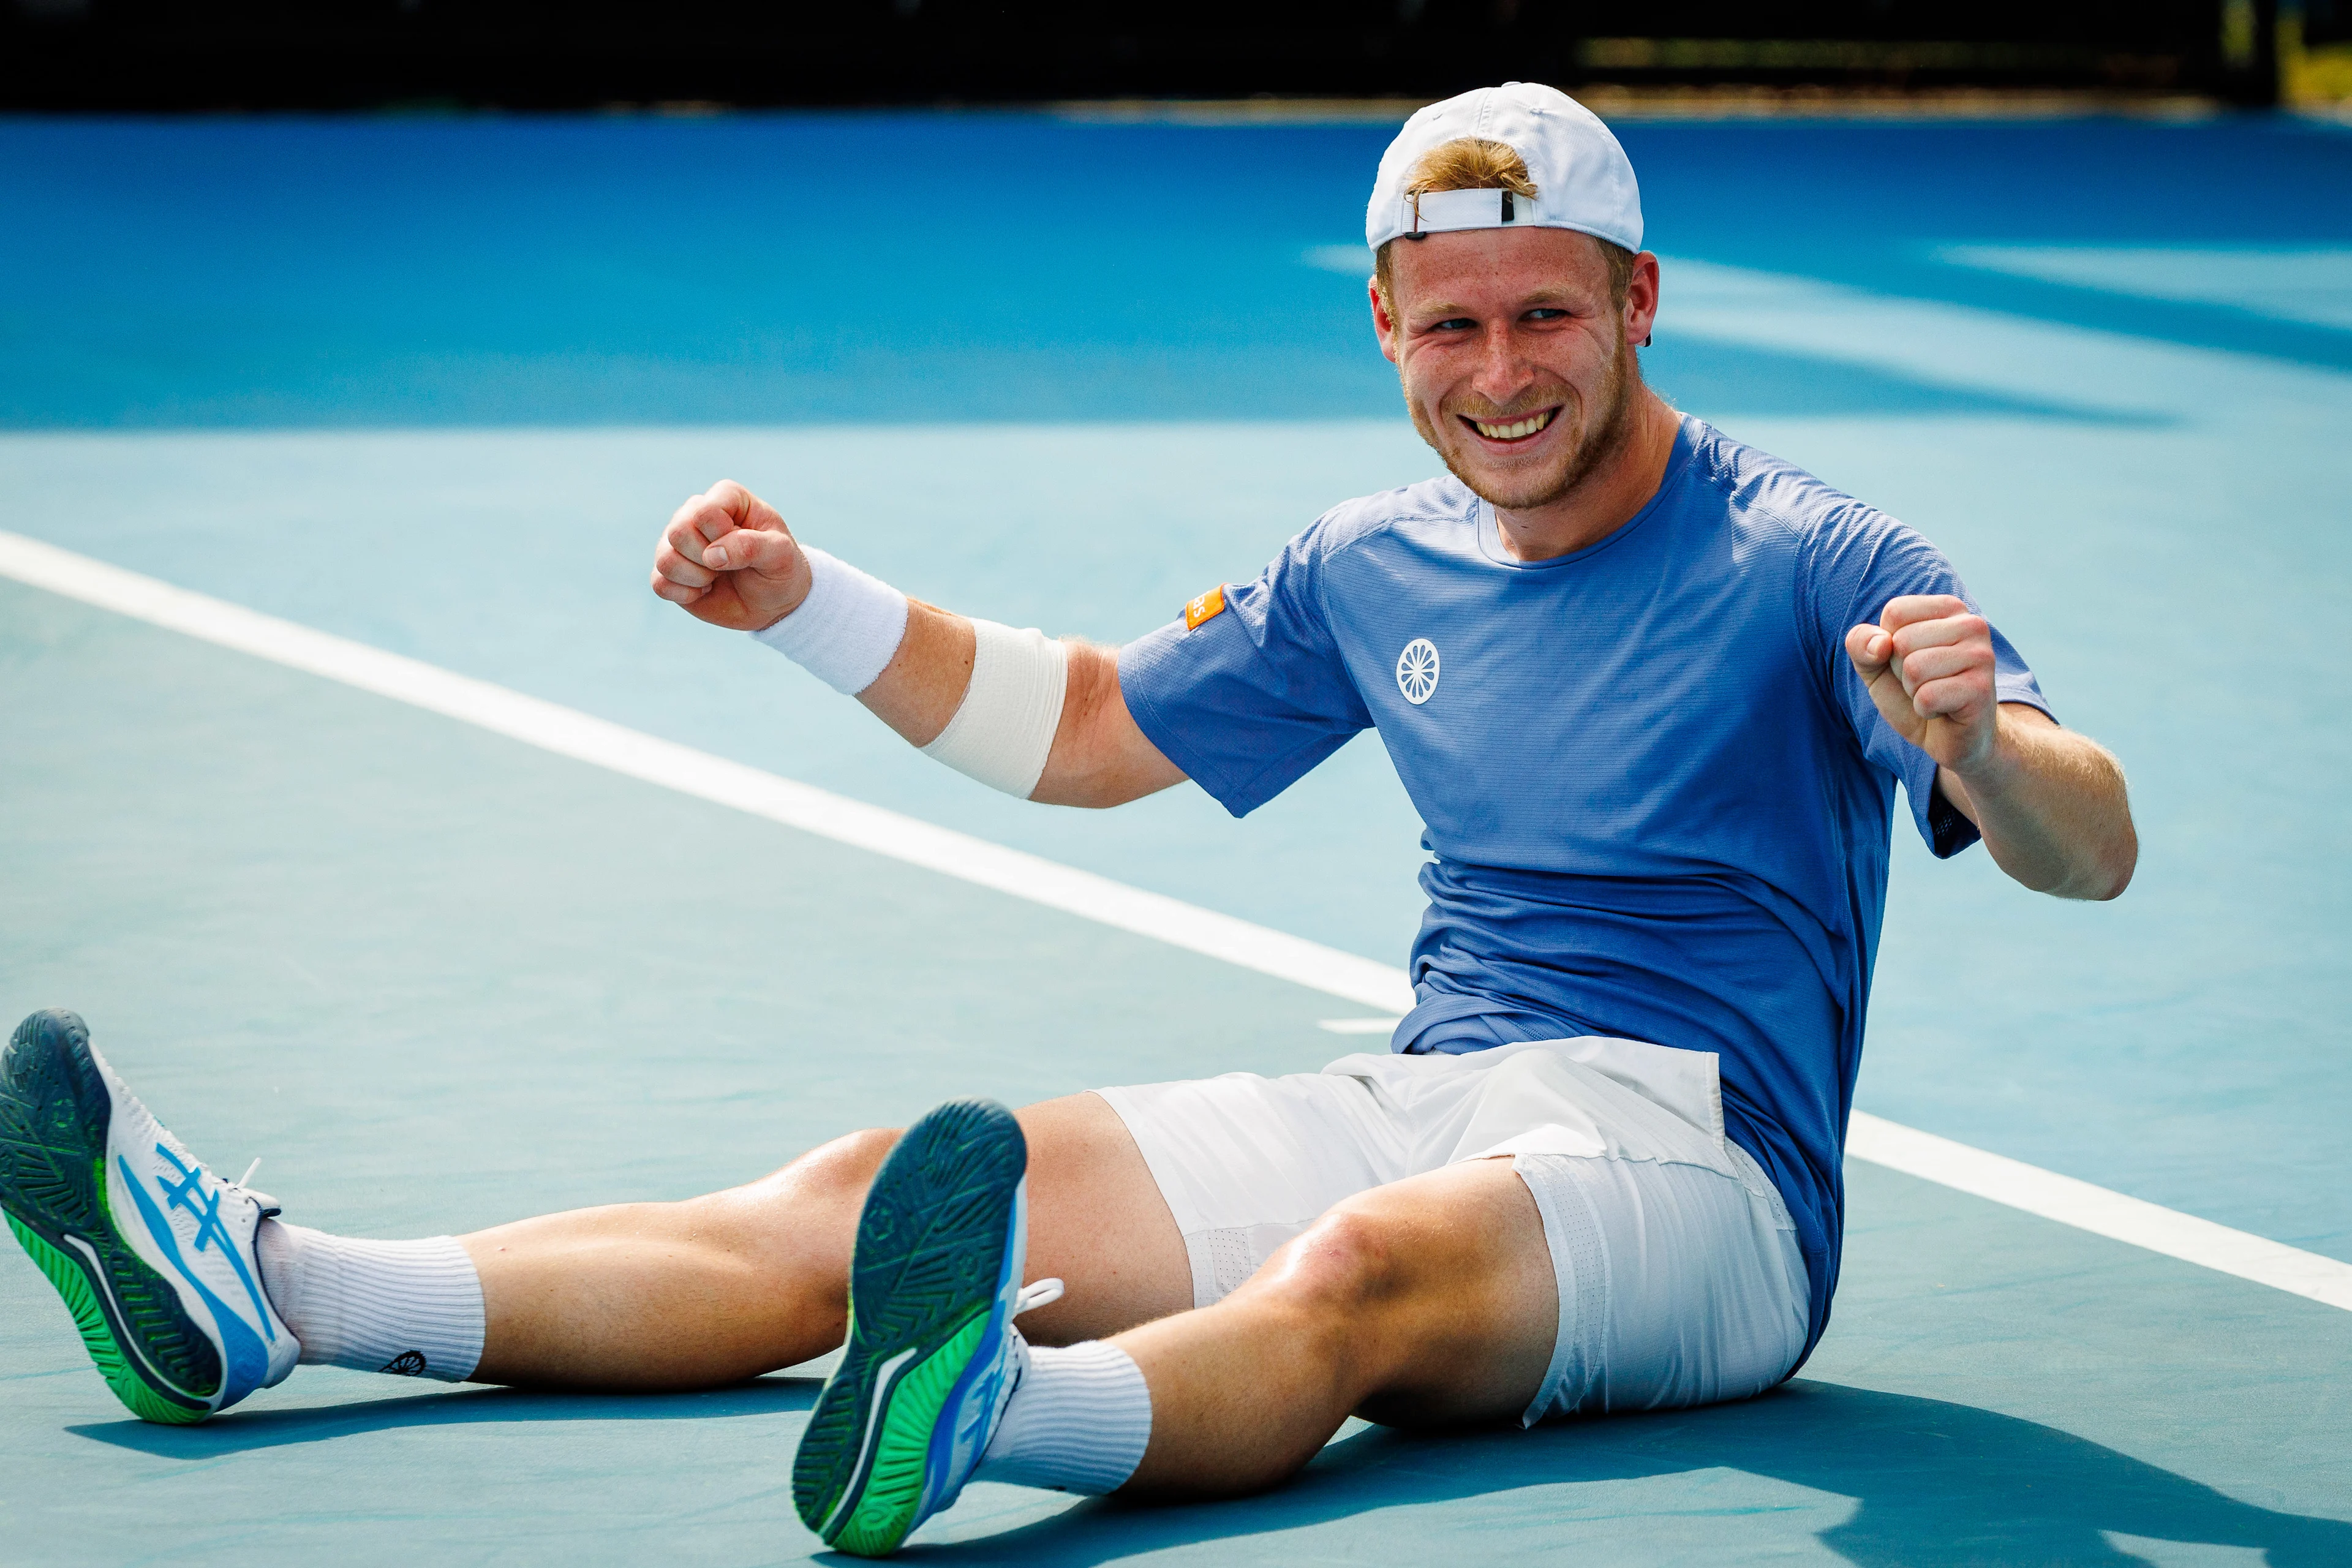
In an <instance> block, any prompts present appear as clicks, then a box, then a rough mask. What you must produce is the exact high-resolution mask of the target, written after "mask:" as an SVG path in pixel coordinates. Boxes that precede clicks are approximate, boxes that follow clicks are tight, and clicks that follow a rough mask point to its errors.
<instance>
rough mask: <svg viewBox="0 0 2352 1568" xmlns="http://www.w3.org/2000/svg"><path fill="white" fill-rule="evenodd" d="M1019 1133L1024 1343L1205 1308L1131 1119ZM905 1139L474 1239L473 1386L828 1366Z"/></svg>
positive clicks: (878, 1136) (669, 1384) (1050, 1125)
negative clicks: (859, 1241) (1039, 1294)
mask: <svg viewBox="0 0 2352 1568" xmlns="http://www.w3.org/2000/svg"><path fill="white" fill-rule="evenodd" d="M1019 1117H1020V1121H1021V1127H1022V1131H1023V1134H1024V1136H1025V1137H1026V1139H1027V1140H1028V1144H1029V1205H1030V1206H1029V1237H1030V1239H1029V1269H1028V1272H1029V1276H1030V1278H1031V1279H1042V1278H1046V1277H1049V1276H1058V1277H1060V1278H1061V1279H1064V1280H1066V1282H1067V1284H1068V1287H1069V1289H1068V1291H1067V1293H1066V1295H1065V1296H1064V1297H1063V1299H1062V1300H1060V1301H1058V1302H1056V1303H1055V1304H1054V1305H1053V1306H1051V1307H1046V1308H1042V1309H1040V1310H1037V1311H1035V1312H1034V1313H1032V1314H1030V1315H1029V1316H1027V1317H1025V1318H1024V1319H1023V1320H1022V1328H1023V1331H1024V1333H1025V1334H1026V1335H1027V1336H1028V1337H1029V1338H1030V1339H1032V1340H1033V1341H1034V1342H1038V1343H1041V1344H1065V1343H1070V1342H1076V1341H1079V1340H1086V1339H1096V1338H1101V1337H1105V1336H1108V1335H1110V1334H1113V1333H1116V1332H1118V1331H1120V1330H1123V1329H1129V1328H1132V1327H1134V1326H1135V1325H1137V1324H1139V1323H1146V1322H1149V1321H1151V1320H1153V1319H1155V1318H1159V1317H1162V1316H1165V1315H1166V1314H1168V1313H1171V1312H1180V1311H1182V1310H1184V1309H1186V1308H1188V1307H1190V1306H1191V1305H1192V1268H1191V1265H1190V1263H1189V1262H1188V1261H1187V1259H1186V1258H1185V1253H1184V1243H1183V1238H1182V1237H1181V1236H1180V1235H1179V1234H1178V1233H1177V1229H1176V1222H1175V1220H1174V1218H1173V1217H1172V1216H1171V1215H1170V1214H1169V1212H1168V1205H1167V1203H1166V1202H1165V1200H1163V1199H1162V1198H1161V1197H1160V1189H1159V1186H1158V1184H1156V1183H1154V1182H1153V1181H1152V1179H1151V1172H1150V1168H1149V1167H1148V1166H1147V1165H1146V1164H1145V1163H1144V1161H1143V1155H1142V1153H1141V1152H1140V1151H1139V1150H1138V1149H1137V1148H1136V1146H1135V1140H1134V1139H1133V1137H1131V1136H1130V1135H1129V1132H1128V1131H1127V1127H1126V1125H1125V1123H1123V1122H1121V1121H1119V1119H1118V1113H1117V1112H1116V1111H1114V1110H1111V1108H1110V1107H1109V1106H1108V1104H1107V1103H1105V1102H1104V1101H1103V1100H1101V1099H1100V1098H1099V1097H1098V1096H1096V1095H1092V1094H1077V1095H1071V1096H1068V1097H1066V1098H1065V1099H1061V1100H1046V1101H1045V1102H1043V1103H1042V1104H1038V1105H1033V1106H1031V1107H1029V1108H1028V1109H1027V1110H1023V1111H1021V1112H1020V1113H1019ZM897 1141H898V1134H897V1133H896V1132H895V1131H883V1130H878V1129H877V1130H871V1131H864V1132H854V1133H851V1134H850V1135H849V1136H848V1137H846V1138H840V1139H836V1140H835V1141H834V1142H831V1143H827V1144H825V1145H824V1147H822V1148H820V1149H817V1150H814V1151H813V1152H810V1153H807V1154H804V1155H803V1156H802V1157H801V1158H799V1159H797V1160H795V1161H793V1163H791V1164H789V1165H787V1166H785V1167H784V1168H783V1169H782V1170H781V1171H778V1172H776V1173H773V1174H772V1175H770V1176H766V1177H763V1178H762V1179H761V1180H759V1181H756V1182H753V1183H751V1184H748V1185H745V1186H740V1187H735V1188H731V1189H730V1190H729V1191H726V1192H721V1193H713V1194H709V1196H706V1197H699V1198H690V1199H688V1200H687V1201H685V1202H683V1203H669V1204H616V1205H611V1206H609V1207H604V1208H593V1209H578V1210H574V1211H572V1213H569V1214H558V1215H545V1216H543V1217H541V1218H538V1219H528V1220H521V1221H518V1222H517V1223H515V1224H512V1225H504V1226H497V1227H496V1228H494V1229H490V1230H485V1231H478V1232H476V1233H475V1234H474V1235H472V1236H468V1237H464V1238H463V1244H464V1246H465V1248H466V1251H467V1254H468V1255H469V1256H470V1257H471V1258H473V1260H474V1264H475V1267H476V1268H478V1270H479V1272H480V1275H481V1281H482V1298H483V1308H484V1311H485V1314H486V1317H487V1320H488V1321H487V1327H486V1331H485V1335H484V1341H483V1347H482V1359H481V1363H480V1364H479V1366H478V1367H477V1368H476V1369H475V1372H474V1381H476V1382H479V1383H508V1384H529V1385H533V1386H540V1387H594V1388H629V1389H646V1390H654V1389H681V1388H708V1387H713V1386H718V1385H721V1384H729V1383H735V1382H739V1381H740V1380H742V1379H744V1378H747V1377H753V1376H757V1375H758V1374H760V1373H763V1372H772V1371H773V1370H774V1369H776V1368H777V1367H781V1366H790V1365H793V1363H797V1362H803V1361H806V1360H809V1359H810V1358H811V1357H814V1356H818V1355H822V1354H824V1352H827V1351H829V1350H832V1349H833V1348H834V1347H835V1346H836V1345H838V1344H839V1343H841V1341H842V1335H843V1333H844V1331H845V1324H846V1317H847V1299H848V1283H847V1282H848V1278H849V1258H850V1250H851V1244H852V1242H853V1240H854V1238H855V1237H856V1227H857V1215H858V1211H859V1208H860V1207H861V1205H863V1204H864V1202H865V1196H866V1186H867V1184H869V1183H870V1182H871V1181H872V1180H873V1176H874V1173H875V1171H876V1170H877V1168H879V1166H880V1165H881V1163H882V1160H883V1157H884V1156H885V1155H886V1154H887V1153H888V1152H889V1151H890V1148H891V1146H892V1144H894V1143H895V1142H897ZM1540 1245H1541V1237H1540V1234H1538V1247H1540ZM1547 1349H1549V1342H1547ZM1538 1370H1540V1369H1538ZM1335 1425H1336V1423H1335Z"/></svg>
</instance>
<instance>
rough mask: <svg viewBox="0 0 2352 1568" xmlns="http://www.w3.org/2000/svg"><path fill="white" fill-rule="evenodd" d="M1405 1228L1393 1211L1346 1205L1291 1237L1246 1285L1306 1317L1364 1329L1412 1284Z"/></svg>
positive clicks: (1339, 1326) (1344, 1327)
mask: <svg viewBox="0 0 2352 1568" xmlns="http://www.w3.org/2000/svg"><path fill="white" fill-rule="evenodd" d="M1403 1228H1404V1227H1403V1226H1400V1225H1399V1223H1398V1222H1397V1220H1396V1219H1395V1218H1394V1217H1393V1216H1391V1215H1383V1214H1381V1213H1379V1212H1377V1211H1376V1210H1372V1209H1370V1208H1365V1207H1359V1206H1356V1205H1351V1204H1342V1205H1339V1207H1337V1208H1334V1209H1332V1210H1331V1211H1330V1212H1328V1214H1326V1215H1323V1217H1322V1218H1320V1219H1318V1220H1317V1221H1316V1222H1315V1223H1314V1224H1313V1225H1311V1226H1308V1227H1307V1229H1306V1231H1305V1232H1303V1233H1302V1234H1301V1235H1299V1236H1297V1237H1294V1238H1293V1239H1292V1240H1290V1241H1288V1242H1286V1243H1285V1244H1284V1245H1283V1247H1282V1248H1281V1250H1279V1251H1278V1252H1276V1254H1275V1255H1274V1256H1273V1257H1272V1258H1268V1259H1267V1260H1266V1264H1265V1268H1262V1269H1260V1270H1259V1271H1258V1273H1257V1275H1256V1277H1255V1279H1252V1280H1251V1281H1250V1282H1249V1284H1248V1285H1247V1286H1246V1287H1244V1289H1249V1290H1251V1291H1253V1292H1256V1293H1264V1294H1265V1295H1266V1296H1268V1297H1269V1298H1271V1299H1272V1300H1275V1301H1277V1302H1280V1303H1282V1304H1283V1305H1285V1306H1286V1307H1287V1308H1289V1309H1290V1310H1293V1311H1295V1312H1297V1313H1298V1314H1299V1315H1300V1316H1301V1317H1302V1318H1305V1319H1307V1320H1310V1321H1322V1322H1328V1323H1329V1324H1330V1325H1331V1326H1333V1327H1334V1328H1335V1329H1338V1330H1339V1331H1361V1330H1362V1329H1363V1328H1364V1327H1365V1326H1366V1325H1367V1323H1368V1321H1369V1319H1370V1317H1371V1315H1373V1314H1375V1313H1376V1312H1377V1311H1378V1310H1379V1309H1380V1307H1381V1305H1382V1304H1383V1303H1384V1302H1386V1301H1390V1300H1394V1299H1395V1298H1396V1297H1397V1296H1398V1294H1399V1293H1400V1292H1401V1291H1402V1289H1404V1287H1405V1285H1406V1283H1407V1280H1408V1278H1409V1276H1410V1273H1411V1269H1410V1266H1409V1251H1410V1246H1409V1242H1408V1240H1407V1238H1406V1237H1404V1236H1403V1235H1402V1229H1403Z"/></svg>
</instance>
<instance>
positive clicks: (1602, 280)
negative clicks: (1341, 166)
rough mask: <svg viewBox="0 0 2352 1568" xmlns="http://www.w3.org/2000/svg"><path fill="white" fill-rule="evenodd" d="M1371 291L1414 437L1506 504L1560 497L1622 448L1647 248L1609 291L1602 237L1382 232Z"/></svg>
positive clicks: (1636, 375)
mask: <svg viewBox="0 0 2352 1568" xmlns="http://www.w3.org/2000/svg"><path fill="white" fill-rule="evenodd" d="M1388 275H1389V278H1390V282H1391V288H1390V292H1389V295H1388V297H1387V298H1386V299H1385V300H1384V299H1383V298H1382V296H1381V290H1380V289H1379V288H1378V287H1377V285H1376V286H1375V287H1374V289H1373V290H1372V313H1373V319H1374V324H1375V325H1376V326H1377V327H1378V328H1379V330H1380V334H1381V352H1382V353H1385V354H1387V355H1388V357H1389V358H1390V359H1391V360H1392V361H1394V362H1395V363H1396V367H1397V373H1398V374H1399V376H1400V377H1401V378H1402V381H1403V383H1404V397H1405V405H1406V406H1407V408H1409V409H1410V410H1411V411H1412V422H1413V425H1414V426H1415V428H1417V429H1419V430H1420V432H1421V435H1422V439H1423V440H1425V441H1427V442H1428V443H1429V444H1430V445H1431V446H1432V447H1435V448H1436V449H1437V453H1438V455H1439V456H1440V457H1442V458H1444V459H1445V466H1446V467H1447V468H1451V469H1453V470H1454V475H1455V477H1456V478H1458V479H1461V480H1462V482H1463V483H1464V484H1465V485H1468V486H1469V487H1470V489H1472V490H1473V491H1475V492H1476V493H1477V494H1478V495H1480V496H1482V497H1484V498H1485V499H1486V500H1488V501H1490V502H1492V503H1493V504H1494V505H1495V506H1496V507H1498V508H1500V509H1501V510H1505V511H1507V512H1527V511H1535V510H1541V509H1543V508H1545V507H1548V506H1551V505H1553V504H1555V503H1557V502H1559V501H1562V500H1568V499H1570V497H1571V496H1572V495H1573V494H1574V493H1575V492H1576V491H1577V490H1578V489H1579V487H1580V486H1582V485H1584V484H1585V483H1586V481H1588V480H1589V479H1592V478H1593V477H1594V476H1595V475H1597V474H1604V473H1605V472H1606V470H1607V468H1608V467H1609V466H1610V465H1611V463H1612V461H1613V460H1615V459H1616V458H1619V457H1620V456H1622V454H1623V453H1624V452H1625V451H1626V450H1627V448H1628V445H1629V443H1628V437H1629V434H1630V432H1631V430H1632V427H1633V418H1632V413H1633V407H1634V399H1635V395H1636V393H1638V392H1639V391H1640V388H1641V369H1640V366H1639V365H1638V364H1637V363H1635V361H1634V357H1633V344H1634V343H1635V342H1640V341H1641V339H1643V337H1645V336H1647V335H1648V332H1649V329H1650V321H1651V319H1652V318H1653V317H1654V315H1655V313H1656V310H1657V276H1658V275H1657V263H1656V261H1655V260H1654V258H1650V257H1648V256H1647V255H1644V256H1643V257H1642V258H1640V260H1639V261H1638V262H1637V264H1636V265H1635V267H1634V268H1633V278H1632V280H1631V284H1630V286H1629V287H1628V288H1627V289H1626V290H1625V292H1624V294H1623V296H1622V298H1621V297H1619V296H1618V295H1617V294H1616V293H1615V291H1614V290H1613V289H1612V287H1611V279H1610V268H1609V263H1608V261H1607V259H1606V258H1604V257H1603V255H1602V253H1601V245H1600V242H1599V241H1597V240H1595V239H1593V238H1592V237H1590V236H1589V235H1582V234H1578V233H1576V232H1574V231H1572V230H1569V229H1559V228H1524V229H1500V228H1485V229H1464V230H1460V231H1457V232H1454V233H1448V234H1433V235H1431V236H1429V237H1426V238H1423V239H1399V240H1395V241H1392V242H1391V246H1390V251H1389V267H1388Z"/></svg>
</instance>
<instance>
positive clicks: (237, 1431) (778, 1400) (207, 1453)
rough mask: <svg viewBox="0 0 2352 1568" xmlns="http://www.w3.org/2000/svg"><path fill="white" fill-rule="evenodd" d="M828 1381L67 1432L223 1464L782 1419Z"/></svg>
mask: <svg viewBox="0 0 2352 1568" xmlns="http://www.w3.org/2000/svg"><path fill="white" fill-rule="evenodd" d="M823 1388H824V1381H823V1380H822V1379H819V1378H813V1377H763V1378H760V1379H758V1380H756V1381H755V1382H751V1383H747V1384H741V1385H740V1386H738V1387H735V1388H719V1389H712V1390H709V1392H707V1393H700V1394H541V1393H533V1392H530V1391H527V1390H523V1389H517V1388H469V1389H465V1390H462V1391H457V1390H452V1391H449V1392H435V1393H430V1394H404V1395H403V1396H401V1397H399V1398H397V1399H369V1400H362V1401H356V1402H353V1403H352V1404H348V1405H312V1406H309V1407H307V1408H304V1409H300V1410H241V1411H238V1412H237V1413H236V1414H235V1415H228V1416H223V1417H221V1418H219V1419H217V1420H213V1421H207V1422H205V1424H204V1425H202V1426H152V1425H150V1424H149V1423H147V1422H144V1421H135V1420H124V1421H107V1422H100V1423H92V1424H89V1425H85V1426H69V1427H68V1428H67V1430H68V1431H69V1432H71V1433H73V1434H74V1435H75V1436H81V1437H89V1438H93V1439H95V1440H97V1441H98V1442H100V1443H111V1444H113V1445H115V1446H116V1447H121V1448H136V1449H138V1450H139V1451H140V1452H141V1453H142V1454H153V1455H155V1456H157V1457H159V1458H166V1459H218V1458H224V1457H226V1456H227V1455H231V1454H242V1453H248V1452H251V1451H253V1450H255V1449H259V1448H282V1447H286V1446H288V1445H289V1444H293V1443H321V1442H326V1441H329V1440H331V1439H332V1438H336V1437H349V1436H354V1435H356V1434H358V1433H362V1432H381V1431H385V1430H387V1429H390V1428H393V1427H416V1426H460V1425H463V1426H474V1425H478V1424H480V1423H484V1422H527V1421H693V1420H707V1419H710V1418H713V1417H720V1416H739V1415H789V1414H791V1413H792V1412H793V1411H799V1410H806V1409H807V1408H808V1407H809V1406H810V1405H814V1404H815V1403H816V1396H817V1394H818V1391H819V1390H821V1389H823Z"/></svg>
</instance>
